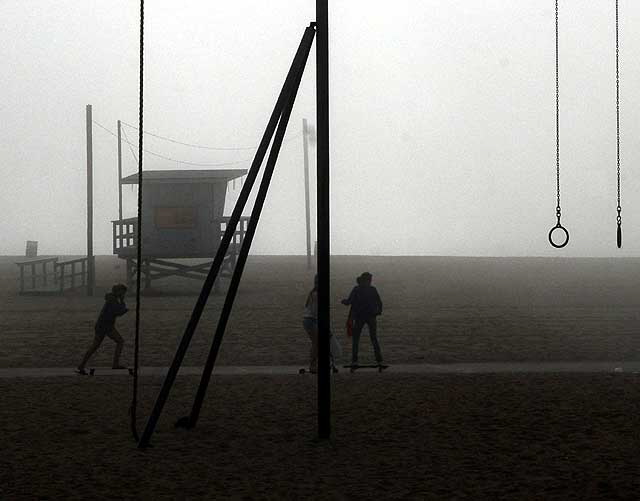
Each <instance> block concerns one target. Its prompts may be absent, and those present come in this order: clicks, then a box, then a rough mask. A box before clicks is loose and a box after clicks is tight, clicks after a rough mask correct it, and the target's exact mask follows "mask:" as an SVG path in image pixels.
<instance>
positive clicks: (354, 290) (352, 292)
mask: <svg viewBox="0 0 640 501" xmlns="http://www.w3.org/2000/svg"><path fill="white" fill-rule="evenodd" d="M355 295H356V288H355V287H354V288H353V289H351V294H349V297H348V298H347V299H343V300H342V301H340V302H341V303H342V304H344V305H345V306H349V305H350V304H351V303H353V298H354V297H355Z"/></svg>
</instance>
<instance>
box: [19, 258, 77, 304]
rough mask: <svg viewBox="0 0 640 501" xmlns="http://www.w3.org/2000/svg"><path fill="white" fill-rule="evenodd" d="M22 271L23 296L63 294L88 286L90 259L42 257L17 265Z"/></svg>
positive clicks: (21, 290)
mask: <svg viewBox="0 0 640 501" xmlns="http://www.w3.org/2000/svg"><path fill="white" fill-rule="evenodd" d="M16 265H17V266H18V268H19V269H20V294H21V295H51V294H62V293H64V291H67V290H72V289H77V288H79V287H85V286H86V285H87V271H88V269H89V264H88V258H86V257H80V258H76V259H66V260H64V261H61V260H60V259H59V258H58V257H41V258H38V259H28V260H25V261H19V262H17V263H16Z"/></svg>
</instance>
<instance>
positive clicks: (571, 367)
mask: <svg viewBox="0 0 640 501" xmlns="http://www.w3.org/2000/svg"><path fill="white" fill-rule="evenodd" d="M299 369H300V366H298V365H277V366H266V365H248V366H242V367H239V366H219V367H216V369H215V371H214V372H215V374H219V375H233V376H239V375H243V374H298V370H299ZM360 371H366V372H375V369H360ZM360 371H359V372H360ZM554 372H555V373H557V372H573V373H580V372H591V373H592V372H616V373H617V372H623V373H625V372H626V373H640V361H632V362H504V363H500V362H495V363H494V362H490V363H460V364H397V365H392V366H391V367H389V368H388V369H386V370H385V373H396V374H443V373H444V374H491V373H554ZM166 373H167V368H166V367H141V368H140V372H139V374H140V376H164V375H165V374H166ZM201 373H202V367H182V368H181V369H180V372H179V375H182V376H187V375H199V374H201ZM340 373H347V374H349V370H348V369H342V368H341V369H340ZM65 376H67V377H69V376H73V377H78V375H77V374H76V373H75V372H74V369H73V368H72V367H43V368H37V367H25V368H6V369H2V368H0V379H7V378H29V377H36V378H51V377H65ZM98 376H113V377H115V376H120V377H126V376H127V374H126V373H123V372H122V371H114V372H112V371H111V370H109V369H108V368H99V369H98V371H96V377H98Z"/></svg>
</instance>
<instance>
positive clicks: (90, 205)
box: [87, 104, 95, 296]
mask: <svg viewBox="0 0 640 501" xmlns="http://www.w3.org/2000/svg"><path fill="white" fill-rule="evenodd" d="M87 264H88V265H89V268H88V271H87V296H93V283H94V273H95V265H94V259H93V127H92V116H91V105H90V104H88V105H87Z"/></svg>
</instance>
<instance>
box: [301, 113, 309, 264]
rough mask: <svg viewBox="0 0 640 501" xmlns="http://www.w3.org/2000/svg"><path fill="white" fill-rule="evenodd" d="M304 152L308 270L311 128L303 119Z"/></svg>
mask: <svg viewBox="0 0 640 501" xmlns="http://www.w3.org/2000/svg"><path fill="white" fill-rule="evenodd" d="M302 150H303V152H304V214H305V220H306V223H307V270H310V269H311V215H310V208H309V128H308V127H307V119H306V118H303V119H302Z"/></svg>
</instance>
